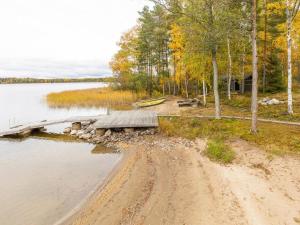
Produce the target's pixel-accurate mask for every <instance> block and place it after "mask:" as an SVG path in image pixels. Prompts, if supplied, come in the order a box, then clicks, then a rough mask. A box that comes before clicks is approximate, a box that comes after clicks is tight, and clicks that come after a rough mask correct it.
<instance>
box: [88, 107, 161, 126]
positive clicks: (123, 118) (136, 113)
mask: <svg viewBox="0 0 300 225" xmlns="http://www.w3.org/2000/svg"><path fill="white" fill-rule="evenodd" d="M94 127H95V128H96V129H111V128H149V127H158V116H157V113H156V112H151V111H142V110H133V111H112V112H111V113H110V114H109V115H106V116H104V117H102V118H99V119H98V120H97V121H96V122H95V123H94Z"/></svg>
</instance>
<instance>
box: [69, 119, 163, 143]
mask: <svg viewBox="0 0 300 225" xmlns="http://www.w3.org/2000/svg"><path fill="white" fill-rule="evenodd" d="M156 132H157V129H156V128H138V129H134V128H124V129H121V128H120V129H106V130H103V131H102V132H98V131H97V132H96V129H95V128H94V127H93V123H87V122H86V123H82V124H81V129H80V130H76V129H72V128H71V127H67V128H65V129H64V133H65V134H68V135H71V136H74V137H77V138H79V139H82V140H85V141H87V142H89V143H93V144H104V145H107V146H111V145H113V143H116V142H122V141H130V140H131V139H133V138H136V137H139V136H144V135H154V134H155V133H156Z"/></svg>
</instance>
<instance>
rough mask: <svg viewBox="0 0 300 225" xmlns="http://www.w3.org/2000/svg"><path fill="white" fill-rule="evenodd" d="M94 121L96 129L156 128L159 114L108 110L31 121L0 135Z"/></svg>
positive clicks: (20, 135)
mask: <svg viewBox="0 0 300 225" xmlns="http://www.w3.org/2000/svg"><path fill="white" fill-rule="evenodd" d="M87 122H88V123H93V126H94V128H95V129H96V130H100V131H101V130H104V129H114V128H130V129H134V128H155V127H158V116H157V113H155V112H150V111H141V110H133V111H111V112H110V111H108V113H107V114H103V115H98V116H86V117H85V116H82V117H71V118H67V119H61V120H52V121H47V120H43V121H41V122H34V123H29V124H26V125H19V126H15V127H12V128H10V129H9V130H6V131H2V132H1V131H0V137H25V136H29V135H30V134H31V133H32V132H34V131H41V130H43V129H45V127H47V126H50V125H56V124H62V123H72V127H74V128H75V129H78V128H80V127H81V124H82V123H87Z"/></svg>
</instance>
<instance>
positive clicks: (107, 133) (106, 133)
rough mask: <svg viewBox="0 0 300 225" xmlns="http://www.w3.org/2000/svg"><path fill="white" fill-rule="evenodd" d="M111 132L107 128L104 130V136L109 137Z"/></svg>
mask: <svg viewBox="0 0 300 225" xmlns="http://www.w3.org/2000/svg"><path fill="white" fill-rule="evenodd" d="M111 134H112V132H111V130H110V129H108V130H107V131H106V132H105V134H104V136H105V137H109V136H110V135H111Z"/></svg>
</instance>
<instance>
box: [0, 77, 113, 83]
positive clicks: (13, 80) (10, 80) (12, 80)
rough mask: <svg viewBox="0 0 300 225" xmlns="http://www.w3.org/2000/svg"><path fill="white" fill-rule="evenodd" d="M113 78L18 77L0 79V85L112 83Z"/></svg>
mask: <svg viewBox="0 0 300 225" xmlns="http://www.w3.org/2000/svg"><path fill="white" fill-rule="evenodd" d="M113 80H114V79H113V78H110V77H109V78H107V77H103V78H51V79H50V78H48V79H38V78H30V77H28V78H18V77H7V78H0V84H31V83H80V82H112V81H113Z"/></svg>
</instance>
